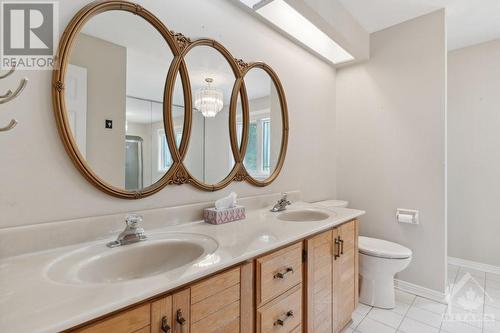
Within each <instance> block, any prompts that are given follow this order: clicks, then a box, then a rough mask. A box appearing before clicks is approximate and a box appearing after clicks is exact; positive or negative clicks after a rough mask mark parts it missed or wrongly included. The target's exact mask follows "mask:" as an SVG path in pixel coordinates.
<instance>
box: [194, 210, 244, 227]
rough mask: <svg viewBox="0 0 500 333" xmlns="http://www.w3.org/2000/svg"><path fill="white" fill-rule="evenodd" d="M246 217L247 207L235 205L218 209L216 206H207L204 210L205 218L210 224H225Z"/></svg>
mask: <svg viewBox="0 0 500 333" xmlns="http://www.w3.org/2000/svg"><path fill="white" fill-rule="evenodd" d="M245 218H246V214H245V207H243V206H235V207H233V208H226V209H221V210H217V209H215V208H205V210H204V211H203V219H204V220H205V222H207V223H210V224H224V223H229V222H233V221H238V220H243V219H245Z"/></svg>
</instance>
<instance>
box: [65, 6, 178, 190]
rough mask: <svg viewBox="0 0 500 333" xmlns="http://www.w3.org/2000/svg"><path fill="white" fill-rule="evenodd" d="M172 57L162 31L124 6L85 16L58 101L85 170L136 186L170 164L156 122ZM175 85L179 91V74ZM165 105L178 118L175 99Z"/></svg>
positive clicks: (109, 180) (125, 185) (148, 182)
mask: <svg viewBox="0 0 500 333" xmlns="http://www.w3.org/2000/svg"><path fill="white" fill-rule="evenodd" d="M172 59H173V55H172V52H171V50H170V48H169V46H168V44H167V42H166V41H165V40H164V38H163V37H162V35H161V34H160V33H159V32H158V31H157V30H156V29H155V28H154V27H153V26H152V25H151V24H150V23H149V22H147V21H146V20H144V19H143V18H141V17H140V16H137V15H134V14H132V13H129V12H125V11H107V12H104V13H101V14H98V15H96V16H94V17H92V18H91V19H90V20H89V21H88V22H87V23H86V24H85V25H84V27H83V29H82V30H81V31H80V33H79V34H78V35H77V37H76V39H75V41H74V43H73V45H72V50H71V54H70V58H69V66H68V69H67V72H66V77H65V84H66V89H65V101H66V108H67V112H68V114H67V118H68V121H69V124H70V127H71V130H72V134H73V138H74V141H75V142H76V144H77V146H78V149H79V150H80V153H81V155H82V156H83V157H84V158H85V159H86V161H87V163H88V164H89V165H90V167H91V169H92V170H93V172H94V173H95V174H96V175H97V176H99V177H100V178H101V179H102V180H104V181H105V182H107V183H109V184H111V185H113V186H115V187H117V188H120V189H126V190H131V191H135V190H141V189H143V188H145V187H148V186H150V185H152V184H154V183H155V182H157V181H158V180H159V179H160V178H161V177H162V176H163V175H164V174H165V173H166V172H167V171H168V170H169V168H170V166H171V165H172V157H171V156H170V152H169V149H168V145H167V142H166V136H165V130H164V125H163V91H164V86H165V80H166V77H167V73H168V69H169V67H170V64H171V61H172ZM176 86H177V87H178V90H179V91H180V93H179V92H178V91H177V92H176V95H179V94H180V95H182V84H181V83H180V79H179V80H178V83H177V84H176ZM181 99H182V98H181ZM181 104H182V103H181ZM173 112H174V115H176V116H177V120H178V121H180V122H183V112H184V110H183V108H182V105H179V107H177V108H175V110H174V111H173ZM179 118H181V119H182V120H179ZM177 131H178V136H179V140H180V137H181V136H182V126H180V127H179V128H178V129H177ZM176 139H177V138H176Z"/></svg>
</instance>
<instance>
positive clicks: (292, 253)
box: [256, 242, 302, 307]
mask: <svg viewBox="0 0 500 333" xmlns="http://www.w3.org/2000/svg"><path fill="white" fill-rule="evenodd" d="M256 270H257V288H256V291H257V306H258V307H259V306H262V305H263V304H265V303H267V302H269V301H270V300H272V299H273V298H275V297H277V296H279V295H281V294H283V293H284V292H285V291H287V290H289V289H290V288H291V287H293V286H295V285H297V284H299V283H301V282H302V242H299V243H296V244H294V245H292V246H289V247H286V248H284V249H281V250H278V251H276V252H273V253H271V254H268V255H266V256H263V257H260V258H257V260H256Z"/></svg>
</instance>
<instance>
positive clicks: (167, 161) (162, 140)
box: [158, 128, 182, 171]
mask: <svg viewBox="0 0 500 333" xmlns="http://www.w3.org/2000/svg"><path fill="white" fill-rule="evenodd" d="M158 140H159V144H158V147H160V149H159V154H160V156H159V158H158V161H159V166H158V170H159V171H167V170H168V169H170V167H171V166H172V164H173V163H174V160H173V158H172V155H171V154H170V149H169V148H168V143H167V136H166V135H165V130H164V129H161V130H159V131H158ZM181 140H182V128H181V129H179V130H177V129H176V130H175V143H176V144H177V146H179V145H180V142H181Z"/></svg>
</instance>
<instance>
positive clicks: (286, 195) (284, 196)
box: [281, 192, 288, 201]
mask: <svg viewBox="0 0 500 333" xmlns="http://www.w3.org/2000/svg"><path fill="white" fill-rule="evenodd" d="M281 199H282V200H284V201H286V200H288V193H286V192H283V193H281Z"/></svg>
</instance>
